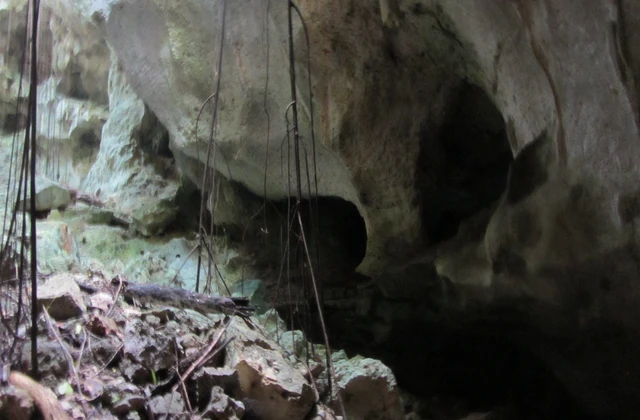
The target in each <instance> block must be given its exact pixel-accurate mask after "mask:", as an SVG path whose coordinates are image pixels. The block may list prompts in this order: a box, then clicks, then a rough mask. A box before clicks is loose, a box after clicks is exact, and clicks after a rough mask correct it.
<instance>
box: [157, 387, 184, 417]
mask: <svg viewBox="0 0 640 420" xmlns="http://www.w3.org/2000/svg"><path fill="white" fill-rule="evenodd" d="M149 411H151V413H152V414H153V417H155V418H163V417H165V416H171V417H173V416H179V415H181V414H185V413H186V412H187V409H186V407H185V405H184V399H183V398H182V395H181V394H180V393H179V392H177V391H176V392H172V393H169V394H166V395H159V396H157V397H154V398H152V399H151V401H149Z"/></svg>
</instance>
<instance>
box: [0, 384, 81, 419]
mask: <svg viewBox="0 0 640 420" xmlns="http://www.w3.org/2000/svg"><path fill="white" fill-rule="evenodd" d="M9 383H10V384H11V385H13V386H15V387H16V388H19V389H21V390H23V391H24V392H26V393H27V395H29V398H31V399H32V400H33V401H34V402H35V403H36V406H37V407H38V409H39V410H40V412H41V413H42V416H43V417H44V419H45V420H71V417H69V415H68V414H67V413H66V411H64V410H63V409H62V406H61V405H60V402H59V401H58V398H57V397H56V394H54V393H53V391H52V390H50V389H49V388H46V387H44V386H42V385H40V384H39V383H37V382H36V381H34V380H33V379H31V378H30V377H28V376H27V375H24V374H22V373H20V372H11V373H10V374H9Z"/></svg>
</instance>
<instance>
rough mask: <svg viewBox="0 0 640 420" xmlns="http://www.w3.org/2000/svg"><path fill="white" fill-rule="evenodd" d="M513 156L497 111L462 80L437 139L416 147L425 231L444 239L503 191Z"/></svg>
mask: <svg viewBox="0 0 640 420" xmlns="http://www.w3.org/2000/svg"><path fill="white" fill-rule="evenodd" d="M512 160H513V157H512V153H511V148H510V146H509V141H508V139H507V134H506V130H505V125H504V121H503V120H502V116H501V114H500V112H499V111H498V109H497V108H496V107H495V105H494V104H493V103H492V102H491V99H490V98H489V97H488V96H487V95H486V94H485V93H484V91H482V90H481V89H480V88H478V87H476V86H472V85H468V84H467V85H464V86H463V87H462V88H461V89H460V92H459V96H458V98H457V100H456V101H455V102H454V105H453V106H452V108H451V110H450V111H449V116H448V118H447V119H446V121H445V123H444V125H443V127H442V131H441V133H440V135H439V137H438V138H437V139H435V140H434V139H433V138H425V139H424V140H423V144H422V145H421V148H420V155H419V157H418V168H417V171H416V172H417V173H416V184H417V185H416V188H417V190H418V191H419V192H420V193H419V196H420V197H421V208H422V221H423V229H424V232H423V233H424V234H425V236H426V237H427V238H428V239H429V242H430V243H431V244H436V243H438V242H440V241H443V240H446V239H449V238H451V237H453V236H455V234H456V233H457V231H458V226H459V225H460V222H461V221H463V220H465V219H466V218H468V217H469V216H471V215H473V214H474V213H476V212H478V211H479V210H481V209H483V208H486V207H488V206H490V205H491V204H492V203H493V202H495V201H496V200H497V199H498V198H499V197H500V195H501V194H502V193H503V192H504V191H505V188H506V185H507V174H508V171H509V165H510V163H511V161H512Z"/></svg>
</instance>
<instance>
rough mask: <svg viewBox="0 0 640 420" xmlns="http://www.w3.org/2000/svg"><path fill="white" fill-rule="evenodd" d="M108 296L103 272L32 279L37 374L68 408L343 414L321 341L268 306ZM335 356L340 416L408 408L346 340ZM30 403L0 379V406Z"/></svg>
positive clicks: (85, 412) (197, 414)
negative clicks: (228, 309)
mask: <svg viewBox="0 0 640 420" xmlns="http://www.w3.org/2000/svg"><path fill="white" fill-rule="evenodd" d="M114 296H116V297H117V293H116V285H114V284H112V283H111V281H110V280H109V279H108V278H106V276H104V275H103V274H102V273H100V272H93V273H89V274H72V273H59V274H55V275H52V276H51V277H49V278H48V279H46V280H45V281H44V283H43V284H42V285H41V286H40V289H39V302H38V304H39V305H40V306H41V307H43V308H45V309H46V312H45V311H44V310H43V311H41V315H40V317H39V319H38V324H39V327H40V328H39V330H40V336H39V338H38V361H39V370H40V375H41V378H40V384H42V385H44V386H46V387H48V388H50V389H52V390H54V391H55V392H56V394H57V396H58V400H59V401H60V404H61V405H62V408H63V409H64V410H65V411H66V412H67V413H68V414H69V416H70V417H71V418H101V419H110V418H112V419H115V418H124V419H139V418H167V417H166V416H168V417H169V418H184V419H187V418H218V419H241V418H261V419H305V418H323V419H330V418H340V417H339V416H337V415H336V414H334V413H341V411H342V409H341V408H340V404H339V403H338V400H339V399H338V398H337V396H338V393H337V392H338V391H337V389H336V387H335V385H334V387H333V389H330V388H329V381H328V374H329V369H327V368H326V363H325V360H326V348H325V347H324V346H320V345H312V344H310V343H308V342H307V341H306V340H305V338H304V334H303V333H302V332H301V331H287V330H286V327H285V324H284V322H283V321H282V320H281V319H280V318H279V317H278V315H277V313H276V312H275V311H273V310H271V311H267V312H265V313H264V314H262V315H260V316H255V317H252V318H251V319H249V320H245V319H242V318H239V317H226V316H224V315H217V314H210V315H203V314H200V313H198V312H195V311H191V310H188V309H187V310H183V309H176V308H172V307H151V308H137V307H135V306H134V305H133V304H129V303H126V302H125V301H124V300H123V299H122V298H117V300H114ZM29 350H30V345H28V342H27V345H25V346H24V350H23V357H22V366H21V368H22V370H23V371H27V372H28V371H29V370H30V353H29ZM70 358H71V359H73V366H70V363H69V359H70ZM332 360H333V365H334V369H335V373H336V380H337V383H338V388H339V390H340V393H341V394H340V395H341V396H342V398H341V399H342V401H343V403H344V409H345V411H346V414H347V417H348V418H350V419H404V418H405V413H404V408H403V404H402V399H401V398H400V393H399V389H398V387H397V384H396V380H395V378H394V376H393V374H392V372H391V370H390V369H389V368H388V367H386V366H384V365H383V364H382V363H381V362H379V361H377V360H373V359H366V358H362V357H359V356H357V357H354V358H352V359H349V358H348V357H347V356H346V354H345V353H344V352H343V351H340V352H334V353H333V355H332ZM34 410H36V408H35V407H34V404H33V402H32V401H31V400H30V399H29V397H28V396H27V394H26V393H24V392H23V391H22V390H20V389H17V388H13V387H11V386H5V387H3V388H1V389H0V417H2V416H3V415H5V414H7V413H11V416H12V417H11V418H29V416H30V415H31V414H32V413H33V412H34ZM45 418H46V413H45Z"/></svg>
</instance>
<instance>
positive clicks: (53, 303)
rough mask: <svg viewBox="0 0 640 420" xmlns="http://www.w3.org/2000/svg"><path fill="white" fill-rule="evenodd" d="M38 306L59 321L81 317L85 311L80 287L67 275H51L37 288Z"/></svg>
mask: <svg viewBox="0 0 640 420" xmlns="http://www.w3.org/2000/svg"><path fill="white" fill-rule="evenodd" d="M38 304H39V305H40V306H44V307H45V308H46V309H47V311H48V312H49V315H51V317H52V318H53V319H55V320H59V321H60V320H65V319H69V318H72V317H75V316H78V315H81V314H83V313H84V312H85V311H86V309H87V308H86V306H85V304H84V300H83V297H82V292H81V291H80V287H78V284H77V283H76V279H75V277H74V276H73V275H71V274H69V273H61V274H56V275H53V276H51V277H50V278H48V279H47V280H46V281H45V282H44V284H43V285H41V286H39V287H38Z"/></svg>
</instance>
